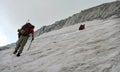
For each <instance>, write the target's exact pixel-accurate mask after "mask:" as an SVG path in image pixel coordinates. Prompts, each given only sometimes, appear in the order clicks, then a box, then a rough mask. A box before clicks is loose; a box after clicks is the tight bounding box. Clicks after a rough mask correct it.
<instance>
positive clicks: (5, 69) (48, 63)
mask: <svg viewBox="0 0 120 72" xmlns="http://www.w3.org/2000/svg"><path fill="white" fill-rule="evenodd" d="M80 24H83V23H79V24H76V25H72V26H69V27H65V28H62V29H60V30H55V31H51V32H49V33H44V34H43V35H41V36H39V37H37V38H36V39H35V40H34V42H33V43H32V46H31V48H30V50H29V51H27V48H28V45H29V41H28V43H27V45H26V46H25V49H24V52H23V53H22V55H21V57H16V56H14V55H12V52H13V50H14V49H13V48H11V49H7V50H3V51H0V72H120V45H119V44H120V18H118V19H107V20H94V21H88V22H84V24H86V29H85V30H81V31H79V30H78V28H79V25H80Z"/></svg>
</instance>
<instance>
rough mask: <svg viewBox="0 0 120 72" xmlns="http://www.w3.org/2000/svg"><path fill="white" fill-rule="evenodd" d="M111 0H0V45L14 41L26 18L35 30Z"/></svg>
mask: <svg viewBox="0 0 120 72" xmlns="http://www.w3.org/2000/svg"><path fill="white" fill-rule="evenodd" d="M111 1H115V0H0V38H1V39H0V40H1V41H0V46H1V45H2V44H3V41H6V42H5V43H4V44H6V43H13V42H16V41H17V29H18V28H20V27H21V26H22V25H23V24H25V22H26V21H27V19H30V22H31V23H32V24H34V25H35V27H36V29H35V30H37V29H38V28H40V27H41V26H43V25H49V24H53V23H54V22H55V21H58V20H61V19H65V18H67V17H69V16H71V15H73V14H75V13H78V12H80V11H81V10H84V9H88V8H90V7H93V6H97V5H100V4H102V3H106V2H111ZM3 37H4V38H3ZM5 39H6V40H5Z"/></svg>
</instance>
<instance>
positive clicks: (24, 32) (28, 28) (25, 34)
mask: <svg viewBox="0 0 120 72" xmlns="http://www.w3.org/2000/svg"><path fill="white" fill-rule="evenodd" d="M30 34H32V41H33V40H34V25H32V24H31V23H26V24H25V25H23V26H22V28H21V29H18V37H19V39H18V41H17V43H16V47H15V51H14V52H13V54H16V53H17V55H16V56H18V57H19V56H20V54H21V53H22V51H23V49H24V46H25V44H26V43H27V40H28V38H29V37H30Z"/></svg>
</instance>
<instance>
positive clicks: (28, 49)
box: [27, 40, 33, 50]
mask: <svg viewBox="0 0 120 72" xmlns="http://www.w3.org/2000/svg"><path fill="white" fill-rule="evenodd" d="M32 41H33V40H31V42H30V44H29V47H28V49H27V50H29V49H30V47H31V44H32Z"/></svg>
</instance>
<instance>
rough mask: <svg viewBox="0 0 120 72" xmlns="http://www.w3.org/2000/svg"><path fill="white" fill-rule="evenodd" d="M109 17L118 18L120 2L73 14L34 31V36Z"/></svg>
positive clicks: (119, 15)
mask: <svg viewBox="0 0 120 72" xmlns="http://www.w3.org/2000/svg"><path fill="white" fill-rule="evenodd" d="M111 16H116V17H120V1H115V2H110V3H105V4H102V5H99V6H96V7H92V8H89V9H86V10H83V11H81V12H80V13H77V14H74V15H73V16H70V17H68V18H66V19H64V20H61V21H57V22H55V23H54V24H52V25H48V26H43V27H41V28H40V29H38V30H37V31H36V33H35V34H36V36H39V35H41V34H43V33H45V32H50V31H52V30H57V29H61V28H63V27H67V26H70V25H74V24H77V23H81V22H85V21H92V20H94V19H106V18H109V17H111Z"/></svg>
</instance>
